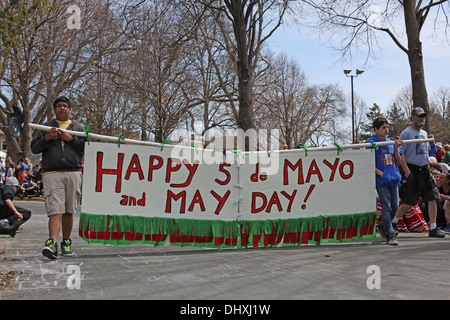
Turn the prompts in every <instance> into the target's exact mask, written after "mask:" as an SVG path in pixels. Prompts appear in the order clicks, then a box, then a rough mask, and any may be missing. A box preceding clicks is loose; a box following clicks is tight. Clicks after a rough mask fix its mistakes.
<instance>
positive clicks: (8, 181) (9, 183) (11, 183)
mask: <svg viewBox="0 0 450 320" xmlns="http://www.w3.org/2000/svg"><path fill="white" fill-rule="evenodd" d="M5 184H6V185H7V186H13V187H20V184H19V181H17V179H16V178H14V177H9V178H7V179H6V183H5Z"/></svg>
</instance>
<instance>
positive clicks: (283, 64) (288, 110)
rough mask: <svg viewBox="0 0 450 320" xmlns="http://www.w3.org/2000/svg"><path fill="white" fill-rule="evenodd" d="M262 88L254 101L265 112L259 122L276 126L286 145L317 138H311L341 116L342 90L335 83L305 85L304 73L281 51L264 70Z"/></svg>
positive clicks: (325, 132)
mask: <svg viewBox="0 0 450 320" xmlns="http://www.w3.org/2000/svg"><path fill="white" fill-rule="evenodd" d="M265 89H266V90H265V91H264V92H262V93H261V95H260V97H259V98H258V102H259V103H260V104H261V105H262V106H264V108H265V109H266V110H267V113H262V114H260V117H258V119H259V122H262V121H265V124H266V125H267V127H273V125H275V126H276V128H278V129H280V132H281V138H282V139H283V140H284V141H283V142H284V143H286V144H287V146H288V148H293V147H295V146H297V144H298V143H302V144H306V143H307V142H308V141H309V142H312V143H313V142H314V141H317V140H316V139H313V138H314V137H317V136H318V135H321V134H323V135H326V134H327V133H328V132H329V130H330V126H331V125H332V124H333V123H334V120H335V119H337V118H341V117H342V116H343V115H345V104H344V101H345V100H344V97H343V94H342V91H341V90H340V89H339V88H338V87H337V86H336V85H315V86H311V85H309V84H308V83H307V81H306V75H305V74H304V73H303V72H301V71H300V69H299V67H298V66H297V65H296V63H295V62H294V61H293V60H288V59H287V57H286V56H285V55H284V54H282V55H280V56H278V57H277V58H276V59H275V61H274V62H273V63H272V65H271V66H270V67H269V69H268V70H267V78H266V79H265ZM260 125H261V126H262V127H263V126H264V124H260Z"/></svg>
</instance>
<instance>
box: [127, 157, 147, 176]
mask: <svg viewBox="0 0 450 320" xmlns="http://www.w3.org/2000/svg"><path fill="white" fill-rule="evenodd" d="M132 172H136V173H137V174H138V175H139V180H143V179H144V173H143V172H142V168H141V163H140V162H139V157H138V155H137V154H133V157H131V161H130V165H129V166H128V169H127V173H126V174H125V180H130V176H131V173H132Z"/></svg>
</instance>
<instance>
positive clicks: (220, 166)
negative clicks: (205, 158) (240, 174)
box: [214, 163, 231, 186]
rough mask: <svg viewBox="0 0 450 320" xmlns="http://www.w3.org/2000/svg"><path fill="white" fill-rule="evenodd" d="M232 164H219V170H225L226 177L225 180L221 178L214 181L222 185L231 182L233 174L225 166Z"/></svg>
mask: <svg viewBox="0 0 450 320" xmlns="http://www.w3.org/2000/svg"><path fill="white" fill-rule="evenodd" d="M230 166H231V164H230V163H221V164H220V165H219V171H220V172H223V173H224V174H225V176H226V178H225V180H224V181H221V180H219V179H215V180H214V181H215V182H217V183H218V184H220V185H222V186H224V185H226V184H228V182H230V180H231V175H230V173H229V172H228V171H227V170H225V168H224V167H230Z"/></svg>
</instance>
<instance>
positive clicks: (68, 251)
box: [61, 239, 73, 257]
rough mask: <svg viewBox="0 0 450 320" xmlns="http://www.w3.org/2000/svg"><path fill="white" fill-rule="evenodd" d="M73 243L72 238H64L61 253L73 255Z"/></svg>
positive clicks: (68, 255)
mask: <svg viewBox="0 0 450 320" xmlns="http://www.w3.org/2000/svg"><path fill="white" fill-rule="evenodd" d="M71 245H72V240H70V239H63V241H62V242H61V254H62V255H63V256H67V257H71V256H73V252H72V250H71V249H70V246H71Z"/></svg>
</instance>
